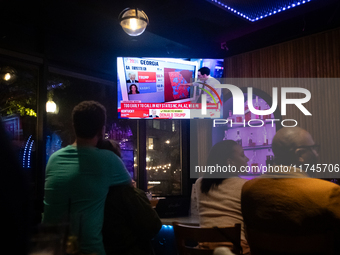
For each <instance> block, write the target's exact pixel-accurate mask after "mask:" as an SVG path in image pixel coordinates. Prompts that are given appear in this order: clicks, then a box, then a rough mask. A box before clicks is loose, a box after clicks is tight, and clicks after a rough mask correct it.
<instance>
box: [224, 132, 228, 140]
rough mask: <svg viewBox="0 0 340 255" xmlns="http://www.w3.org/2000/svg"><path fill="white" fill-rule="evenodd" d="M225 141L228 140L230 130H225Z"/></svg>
mask: <svg viewBox="0 0 340 255" xmlns="http://www.w3.org/2000/svg"><path fill="white" fill-rule="evenodd" d="M223 140H228V130H224V137H223Z"/></svg>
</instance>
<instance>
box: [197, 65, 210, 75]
mask: <svg viewBox="0 0 340 255" xmlns="http://www.w3.org/2000/svg"><path fill="white" fill-rule="evenodd" d="M198 71H199V72H200V73H201V74H202V75H205V74H206V75H210V69H209V68H208V67H206V66H203V67H201V68H200V69H198Z"/></svg>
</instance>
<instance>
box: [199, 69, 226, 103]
mask: <svg viewBox="0 0 340 255" xmlns="http://www.w3.org/2000/svg"><path fill="white" fill-rule="evenodd" d="M197 77H198V82H197V83H196V85H197V86H198V87H199V88H201V89H199V90H198V93H199V98H198V101H197V102H200V101H201V96H202V94H206V95H207V103H215V102H216V103H218V102H219V98H218V96H217V95H216V94H215V92H214V91H213V90H211V89H210V88H209V87H208V86H206V85H209V86H211V87H212V88H214V89H215V90H216V92H217V94H218V95H219V97H221V92H222V89H221V88H215V85H216V84H220V82H219V81H218V80H216V79H215V78H213V77H211V76H210V69H209V68H208V67H205V66H204V67H202V68H200V69H199V70H198V74H197ZM202 89H204V90H207V91H209V92H210V93H211V94H212V95H213V98H214V99H215V102H214V99H213V98H212V97H211V96H210V95H209V94H208V93H206V92H205V91H204V90H202ZM196 91H197V90H196Z"/></svg>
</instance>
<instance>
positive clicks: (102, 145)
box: [97, 139, 122, 158]
mask: <svg viewBox="0 0 340 255" xmlns="http://www.w3.org/2000/svg"><path fill="white" fill-rule="evenodd" d="M97 148H99V149H103V150H109V151H112V152H113V153H115V154H116V155H117V156H118V157H120V158H121V157H122V153H121V150H120V146H119V143H117V142H116V141H114V140H110V139H105V140H99V141H98V144H97Z"/></svg>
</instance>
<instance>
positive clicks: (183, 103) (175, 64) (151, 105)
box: [117, 57, 223, 119]
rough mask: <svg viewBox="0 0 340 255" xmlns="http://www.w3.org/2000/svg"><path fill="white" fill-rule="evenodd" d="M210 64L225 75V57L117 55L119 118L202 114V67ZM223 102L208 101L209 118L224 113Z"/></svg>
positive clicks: (214, 74) (214, 72) (216, 74)
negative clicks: (177, 57) (200, 93)
mask: <svg viewBox="0 0 340 255" xmlns="http://www.w3.org/2000/svg"><path fill="white" fill-rule="evenodd" d="M202 66H206V67H208V68H209V69H210V70H211V76H212V77H215V78H221V77H222V74H223V60H221V59H190V60H188V59H185V60H184V59H174V58H139V57H118V58H117V77H118V79H117V94H118V100H117V102H118V106H117V108H118V113H119V118H124V119H190V118H194V117H195V112H197V115H198V116H200V111H201V102H200V98H199V90H200V89H199V84H200V82H199V80H198V78H197V73H198V70H199V69H200V68H201V67H202ZM221 111H222V109H221V105H220V104H219V103H208V104H207V112H208V116H209V117H219V116H221Z"/></svg>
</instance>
